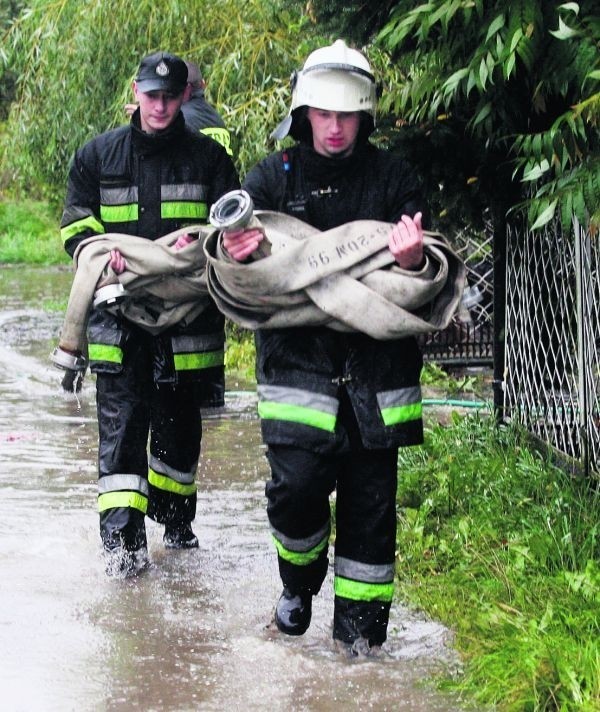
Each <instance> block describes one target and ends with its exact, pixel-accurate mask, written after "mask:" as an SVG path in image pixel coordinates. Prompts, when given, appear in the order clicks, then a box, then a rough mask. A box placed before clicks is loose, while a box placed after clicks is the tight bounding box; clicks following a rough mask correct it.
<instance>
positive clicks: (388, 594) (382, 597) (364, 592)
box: [333, 576, 394, 603]
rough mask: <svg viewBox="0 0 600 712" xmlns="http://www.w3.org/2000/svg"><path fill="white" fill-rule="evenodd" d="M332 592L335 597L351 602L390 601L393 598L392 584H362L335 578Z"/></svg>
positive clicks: (338, 577) (339, 577)
mask: <svg viewBox="0 0 600 712" xmlns="http://www.w3.org/2000/svg"><path fill="white" fill-rule="evenodd" d="M333 590H334V593H335V595H336V596H340V597H341V598H349V599H350V600H351V601H385V602H386V603H387V602H389V601H391V600H392V598H393V597H394V583H393V582H392V583H363V582H362V581H352V580H351V579H346V578H342V577H341V576H335V577H334V581H333Z"/></svg>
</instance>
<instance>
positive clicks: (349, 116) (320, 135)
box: [307, 106, 360, 158]
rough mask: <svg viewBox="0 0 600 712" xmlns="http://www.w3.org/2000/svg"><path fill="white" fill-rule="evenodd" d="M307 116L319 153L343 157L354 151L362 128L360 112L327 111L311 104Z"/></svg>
mask: <svg viewBox="0 0 600 712" xmlns="http://www.w3.org/2000/svg"><path fill="white" fill-rule="evenodd" d="M307 117H308V120H309V121H310V125H311V126H312V135H313V147H314V149H315V151H316V152H317V153H320V154H321V155H322V156H328V157H329V158H334V157H335V158H343V157H345V156H349V155H350V154H351V153H352V151H353V150H354V146H355V144H356V137H357V136H358V130H359V128H360V112H358V111H326V110H325V109H315V108H314V107H312V106H309V107H308V113H307Z"/></svg>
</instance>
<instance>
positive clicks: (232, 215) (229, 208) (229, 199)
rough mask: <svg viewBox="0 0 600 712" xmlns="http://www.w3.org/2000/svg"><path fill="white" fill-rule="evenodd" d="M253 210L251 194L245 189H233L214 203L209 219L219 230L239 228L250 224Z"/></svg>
mask: <svg viewBox="0 0 600 712" xmlns="http://www.w3.org/2000/svg"><path fill="white" fill-rule="evenodd" d="M253 212H254V203H253V202H252V198H251V197H250V195H249V194H248V193H247V192H246V191H245V190H231V191H229V193H225V195H222V196H221V197H220V198H219V199H218V200H217V202H216V203H213V205H212V207H211V209H210V213H209V216H208V219H209V222H210V224H211V225H212V226H213V227H215V228H217V230H238V229H240V228H244V227H246V226H247V225H248V224H249V222H250V220H251V219H252V215H253Z"/></svg>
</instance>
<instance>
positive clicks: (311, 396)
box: [257, 385, 338, 415]
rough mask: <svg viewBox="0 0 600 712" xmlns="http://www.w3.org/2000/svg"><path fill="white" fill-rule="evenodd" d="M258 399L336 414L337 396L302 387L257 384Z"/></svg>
mask: <svg viewBox="0 0 600 712" xmlns="http://www.w3.org/2000/svg"><path fill="white" fill-rule="evenodd" d="M257 393H258V400H259V401H271V402H274V403H287V404H289V405H299V406H302V407H304V408H312V409H313V410H318V411H321V412H322V413H329V414H330V415H337V412H338V401H337V398H332V397H331V396H324V395H322V394H321V393H314V392H313V391H305V390H303V389H302V388H288V387H287V386H265V385H263V386H258V388H257Z"/></svg>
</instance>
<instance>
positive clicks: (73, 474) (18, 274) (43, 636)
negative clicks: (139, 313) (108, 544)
mask: <svg viewBox="0 0 600 712" xmlns="http://www.w3.org/2000/svg"><path fill="white" fill-rule="evenodd" d="M70 279H71V277H70V273H69V272H68V271H66V270H50V269H20V268H19V269H17V268H6V267H0V334H1V337H0V493H1V494H0V707H1V708H2V709H3V710H6V711H7V712H13V711H21V710H23V712H25V711H26V712H31V711H35V710H41V711H44V712H45V711H47V710H48V711H50V710H59V711H60V712H63V711H67V710H90V711H92V710H94V711H95V710H98V711H100V710H156V711H167V710H169V711H170V710H177V711H188V710H190V711H191V710H207V711H212V710H215V711H216V710H222V709H236V708H240V709H242V708H243V709H246V710H268V711H269V712H278V711H279V710H295V711H296V710H302V711H303V710H306V711H314V712H326V711H329V710H338V709H347V710H348V709H350V710H358V709H374V710H423V711H427V712H430V711H432V710H441V711H450V710H459V709H461V707H460V705H459V704H458V703H457V702H456V701H455V700H453V699H452V698H450V697H448V696H446V695H443V694H441V693H439V692H437V691H435V689H434V687H433V685H432V684H431V680H432V679H433V677H434V676H435V674H436V672H438V671H440V670H443V669H447V668H448V667H451V668H454V667H455V666H456V665H457V660H456V656H455V655H454V654H453V652H452V649H451V647H450V645H449V644H448V641H449V634H448V631H446V630H445V629H444V628H443V627H442V626H441V625H439V624H438V623H436V622H435V621H427V620H425V619H423V618H420V617H418V616H416V615H414V614H412V613H409V612H408V611H407V610H405V609H404V608H403V607H402V606H401V604H400V603H398V602H397V603H395V604H394V607H393V610H392V617H391V624H390V630H389V640H388V642H387V643H386V646H385V651H384V655H383V656H382V657H380V658H378V659H359V658H348V657H345V656H344V655H342V654H340V653H339V652H336V651H335V650H334V648H333V645H332V642H331V615H332V607H333V603H332V593H331V588H332V582H331V576H330V577H329V579H328V580H327V581H326V583H325V585H324V587H323V591H322V592H321V594H320V595H319V597H318V598H317V599H316V600H315V603H314V607H313V608H314V614H313V624H312V625H311V628H310V629H309V631H308V633H307V634H306V635H304V636H302V637H301V638H286V637H285V636H281V635H280V634H278V633H277V632H276V631H274V630H273V629H272V627H271V626H270V625H269V623H270V621H271V617H272V613H273V606H274V603H275V601H276V599H277V597H278V595H279V592H280V584H279V580H278V576H277V571H276V562H275V555H274V552H273V549H272V546H271V543H270V540H269V534H268V526H267V520H266V515H265V511H264V482H265V480H266V478H267V477H268V469H267V467H266V461H265V459H264V456H263V449H262V446H261V442H260V435H259V427H258V421H257V419H256V416H255V394H254V393H253V392H252V391H251V390H246V389H244V384H239V383H235V382H232V383H228V392H227V404H226V407H225V408H224V409H222V410H218V411H214V412H207V413H206V419H205V433H204V439H203V456H202V462H201V465H200V468H199V472H198V484H199V502H198V513H197V516H196V521H195V523H194V529H195V531H196V533H197V535H198V537H199V540H200V548H199V549H198V550H195V551H189V552H174V551H166V550H165V549H164V548H163V545H162V529H161V528H160V527H158V526H157V525H155V524H154V523H153V522H148V524H147V529H148V543H149V552H150V556H151V558H152V561H153V567H152V568H151V569H150V570H149V571H148V572H146V573H145V574H144V575H143V576H141V577H139V578H137V579H133V580H131V579H130V580H126V581H115V580H111V579H107V578H106V576H105V574H104V570H103V566H102V560H101V551H100V545H99V536H98V521H97V513H96V509H95V507H96V437H97V431H96V420H95V403H94V384H93V380H92V378H91V377H89V376H88V377H87V378H86V381H85V383H84V387H83V390H82V392H81V394H80V395H79V397H78V398H75V397H74V396H69V395H66V394H63V393H62V391H61V389H60V386H59V380H60V372H59V371H58V370H56V369H55V368H53V367H52V366H51V365H50V364H49V360H48V355H49V353H50V351H51V349H52V347H53V346H54V345H55V343H56V338H57V335H58V331H59V328H60V322H61V314H60V313H54V314H52V313H49V312H48V311H47V310H46V309H45V308H43V306H44V304H45V303H47V302H51V301H52V300H64V298H65V295H67V294H68V289H69V286H70Z"/></svg>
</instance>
